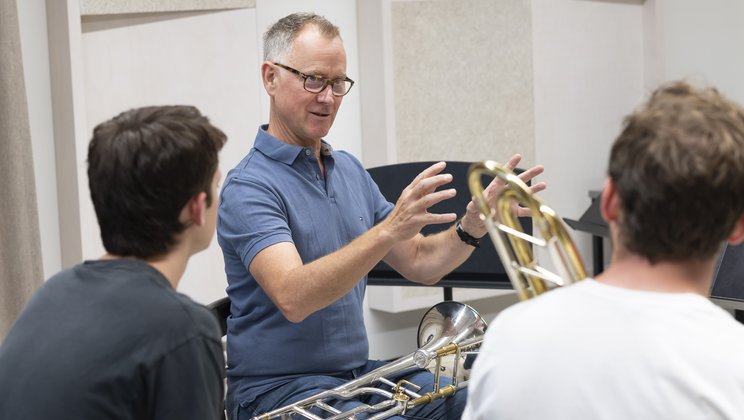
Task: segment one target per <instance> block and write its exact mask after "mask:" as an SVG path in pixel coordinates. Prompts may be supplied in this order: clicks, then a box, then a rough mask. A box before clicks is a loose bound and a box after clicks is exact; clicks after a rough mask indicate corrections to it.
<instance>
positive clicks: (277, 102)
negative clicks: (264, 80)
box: [270, 25, 346, 145]
mask: <svg viewBox="0 0 744 420" xmlns="http://www.w3.org/2000/svg"><path fill="white" fill-rule="evenodd" d="M285 61H286V62H283V63H281V64H284V65H287V66H289V67H292V68H294V69H296V70H299V71H300V72H302V73H305V74H307V75H312V76H318V77H323V78H326V79H329V80H333V79H337V78H344V77H346V52H345V50H344V45H343V43H342V42H341V39H339V38H338V37H336V38H332V39H329V38H327V37H325V36H324V35H322V34H321V33H320V32H319V31H318V30H317V28H316V27H315V26H313V25H308V26H307V27H305V28H304V29H303V30H302V31H301V32H300V33H299V35H298V36H297V38H296V39H295V41H294V45H293V48H292V49H291V51H290V52H289V54H288V55H287V57H286V59H285ZM272 66H273V65H272ZM273 69H274V71H275V72H276V76H275V80H274V82H275V83H276V86H275V87H274V89H271V90H270V94H271V95H272V96H273V101H272V102H273V106H272V110H271V118H272V119H271V121H270V132H271V133H272V134H274V135H275V136H277V137H278V138H280V139H281V140H284V141H287V142H290V143H293V144H298V145H310V144H313V143H315V142H317V141H319V140H320V139H321V138H322V137H324V136H326V135H327V134H328V131H329V130H330V129H331V126H332V125H333V121H334V119H335V118H336V113H337V112H338V108H339V106H341V100H342V99H343V97H340V96H333V95H332V94H331V87H330V86H328V87H326V88H325V89H324V90H323V91H322V92H321V93H311V92H308V91H306V90H305V89H304V88H303V83H304V80H303V79H302V78H301V77H300V76H298V75H296V74H294V73H292V72H290V71H288V70H286V69H283V68H281V67H279V66H273Z"/></svg>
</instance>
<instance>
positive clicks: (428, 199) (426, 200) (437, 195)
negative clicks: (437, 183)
mask: <svg viewBox="0 0 744 420" xmlns="http://www.w3.org/2000/svg"><path fill="white" fill-rule="evenodd" d="M456 194H457V191H455V189H454V188H450V189H447V190H442V191H437V192H433V193H431V194H427V195H426V196H425V197H423V198H422V199H421V201H422V202H423V205H424V208H425V209H428V208H429V207H431V206H433V205H434V204H437V203H439V202H441V201H444V200H447V199H450V198H452V197H454V196H455V195H456Z"/></svg>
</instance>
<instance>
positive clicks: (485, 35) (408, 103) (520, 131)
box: [392, 0, 535, 166]
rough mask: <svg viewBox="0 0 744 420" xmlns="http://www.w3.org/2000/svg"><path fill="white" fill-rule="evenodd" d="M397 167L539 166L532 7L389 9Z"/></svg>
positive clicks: (523, 3)
mask: <svg viewBox="0 0 744 420" xmlns="http://www.w3.org/2000/svg"><path fill="white" fill-rule="evenodd" d="M392 39H393V57H392V59H393V66H394V78H395V122H396V124H395V125H396V127H395V143H396V146H397V150H396V151H397V161H398V162H413V161H425V160H440V159H447V160H460V161H475V160H483V159H492V160H497V161H501V162H504V161H506V160H507V159H508V157H510V156H511V155H513V154H515V153H521V154H522V157H523V166H524V165H530V166H531V165H533V164H534V162H535V139H534V115H533V109H534V107H533V101H532V25H531V2H530V0H502V1H493V0H440V1H404V2H394V3H393V4H392Z"/></svg>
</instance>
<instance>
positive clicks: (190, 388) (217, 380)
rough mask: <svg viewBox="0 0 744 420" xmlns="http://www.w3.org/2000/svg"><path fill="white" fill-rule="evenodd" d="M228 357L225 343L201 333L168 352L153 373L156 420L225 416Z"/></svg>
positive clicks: (151, 377) (153, 399) (153, 405)
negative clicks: (225, 355) (222, 343)
mask: <svg viewBox="0 0 744 420" xmlns="http://www.w3.org/2000/svg"><path fill="white" fill-rule="evenodd" d="M224 377H225V359H224V355H223V352H222V345H221V343H220V342H219V341H216V340H214V339H213V338H208V337H203V336H197V337H194V338H192V339H190V340H188V341H186V342H184V343H183V344H182V345H180V346H178V347H177V348H175V349H174V350H173V351H171V352H169V353H167V354H166V355H165V356H164V357H163V358H162V359H161V361H160V363H158V364H157V365H156V366H154V368H153V369H152V370H151V371H150V372H149V375H148V377H147V381H148V382H149V383H150V385H149V386H150V389H151V393H150V397H149V398H151V403H150V404H148V406H149V407H150V409H151V410H152V411H151V413H149V414H150V415H149V416H148V418H151V419H156V420H166V419H180V420H190V419H194V420H197V419H198V420H205V419H215V420H216V419H224V418H225V417H224V416H225V414H224V396H225V382H224Z"/></svg>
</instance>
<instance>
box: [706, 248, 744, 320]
mask: <svg viewBox="0 0 744 420" xmlns="http://www.w3.org/2000/svg"><path fill="white" fill-rule="evenodd" d="M710 297H711V299H712V300H713V301H714V302H716V303H718V304H720V305H721V306H723V307H726V308H729V309H733V310H734V315H735V316H736V319H737V320H739V321H740V322H744V244H739V245H728V246H726V247H725V248H724V250H723V252H722V253H721V257H720V258H719V260H718V264H717V266H716V270H715V271H714V274H713V284H712V285H711V288H710Z"/></svg>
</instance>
